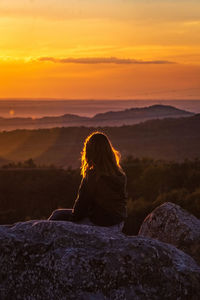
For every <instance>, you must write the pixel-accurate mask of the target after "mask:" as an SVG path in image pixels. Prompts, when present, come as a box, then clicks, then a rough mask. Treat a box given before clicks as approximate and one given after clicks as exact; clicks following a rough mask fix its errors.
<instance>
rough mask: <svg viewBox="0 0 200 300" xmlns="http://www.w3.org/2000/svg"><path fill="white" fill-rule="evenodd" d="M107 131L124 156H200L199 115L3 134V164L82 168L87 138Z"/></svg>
mask: <svg viewBox="0 0 200 300" xmlns="http://www.w3.org/2000/svg"><path fill="white" fill-rule="evenodd" d="M95 130H100V131H102V132H104V133H106V134H107V135H108V136H109V137H110V138H111V141H112V142H113V145H114V146H115V147H116V148H117V149H118V150H119V151H120V152H121V154H122V157H126V156H127V155H133V156H134V157H139V158H142V157H149V158H153V159H165V160H176V161H183V160H184V159H185V158H189V159H194V158H197V157H200V115H195V116H192V117H187V118H179V119H164V120H151V121H146V122H144V123H141V124H137V125H133V126H122V127H103V128H102V127H100V128H87V127H68V128H52V129H40V130H15V131H11V132H1V133H0V145H1V147H0V163H1V164H4V163H5V162H6V161H8V162H9V161H24V160H27V159H30V158H32V159H34V160H35V161H36V162H37V164H54V165H56V166H60V167H65V168H67V167H69V166H72V167H73V168H74V167H79V165H80V160H79V158H80V152H81V150H82V146H83V141H84V139H85V137H86V136H87V135H88V134H90V133H91V132H93V131H95Z"/></svg>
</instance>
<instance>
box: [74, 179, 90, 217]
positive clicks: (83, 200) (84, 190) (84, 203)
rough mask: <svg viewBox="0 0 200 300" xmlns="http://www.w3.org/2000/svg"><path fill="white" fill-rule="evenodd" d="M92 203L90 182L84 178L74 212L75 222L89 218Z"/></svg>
mask: <svg viewBox="0 0 200 300" xmlns="http://www.w3.org/2000/svg"><path fill="white" fill-rule="evenodd" d="M90 201H91V199H90V193H89V184H88V180H87V179H85V178H83V179H82V181H81V184H80V186H79V190H78V195H77V198H76V200H75V203H74V206H73V210H72V215H73V221H75V222H76V221H80V220H81V219H83V218H87V217H88V210H89V205H90Z"/></svg>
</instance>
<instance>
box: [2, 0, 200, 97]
mask: <svg viewBox="0 0 200 300" xmlns="http://www.w3.org/2000/svg"><path fill="white" fill-rule="evenodd" d="M0 36H1V39H0V98H9V97H14V98H20V97H22V98H25V97H28V98H66V99H67V98H70V99H80V98H81V99H82V98H83V99H87V98H92V99H113V98H117V99H123V98H126V99H127V98H129V99H130V98H132V99H134V98H137V99H139V98H142V99H144V98H151V99H155V98H162V99H165V98H166V99H179V98H180V99H184V98H187V99H200V1H199V0H190V1H184V0H173V1H172V0H166V1H164V0H151V1H146V0H101V1H100V0H93V1H91V0H72V1H66V0H45V1H41V0H1V1H0Z"/></svg>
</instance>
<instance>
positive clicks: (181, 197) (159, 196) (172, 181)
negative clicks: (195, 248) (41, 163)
mask: <svg viewBox="0 0 200 300" xmlns="http://www.w3.org/2000/svg"><path fill="white" fill-rule="evenodd" d="M122 165H123V168H124V170H125V172H126V174H127V178H128V183H127V190H128V218H127V220H126V224H125V228H124V231H125V232H126V233H127V234H136V233H137V232H138V229H139V227H140V225H141V223H142V221H143V220H144V218H145V217H146V215H147V214H148V213H150V212H151V211H152V209H153V208H155V207H156V206H158V205H159V204H161V203H162V202H166V201H171V202H174V203H177V204H179V205H180V206H182V207H183V208H185V209H186V210H188V211H190V212H191V213H192V214H194V215H196V216H197V217H198V218H200V160H193V161H190V160H186V161H185V162H182V163H177V162H167V161H159V160H152V159H135V158H133V157H131V156H130V157H127V158H126V159H124V160H123V162H122ZM80 180H81V178H80V171H79V169H76V170H72V169H68V170H63V169H57V168H53V167H52V166H51V167H49V168H38V167H37V166H36V165H35V163H34V162H33V161H32V160H29V161H26V162H25V163H21V164H20V163H19V164H17V165H10V166H9V165H7V166H5V168H4V169H1V170H0V223H1V224H5V223H7V224H8V223H14V222H17V221H22V220H29V219H40V218H41V219H44V218H47V217H48V216H49V215H50V213H51V212H52V210H54V209H56V208H59V207H68V208H70V207H72V205H73V203H74V200H75V198H76V194H77V190H78V186H79V184H80Z"/></svg>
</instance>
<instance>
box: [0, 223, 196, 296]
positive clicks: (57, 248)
mask: <svg viewBox="0 0 200 300" xmlns="http://www.w3.org/2000/svg"><path fill="white" fill-rule="evenodd" d="M0 266H1V268H0V299H3V300H16V299H20V300H44V299H45V300H64V299H66V300H70V299H76V300H94V299H96V300H105V299H109V300H110V299H116V300H117V299H121V300H124V299H131V300H132V299H136V300H137V299H171V300H173V299H182V300H184V299H200V289H199V283H200V268H199V266H198V265H197V264H196V262H195V261H194V260H193V259H192V258H191V257H190V256H189V255H187V254H185V253H184V252H182V251H180V250H178V249H176V248H175V247H174V246H171V245H168V244H165V243H162V242H159V241H156V240H153V239H149V238H144V237H138V236H135V237H126V236H124V235H123V234H122V233H117V232H114V231H112V230H111V229H109V228H100V227H96V226H88V225H78V224H74V223H70V222H61V221H60V222H59V221H57V222H55V221H29V222H24V223H17V224H15V225H14V226H13V227H6V226H0Z"/></svg>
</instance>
